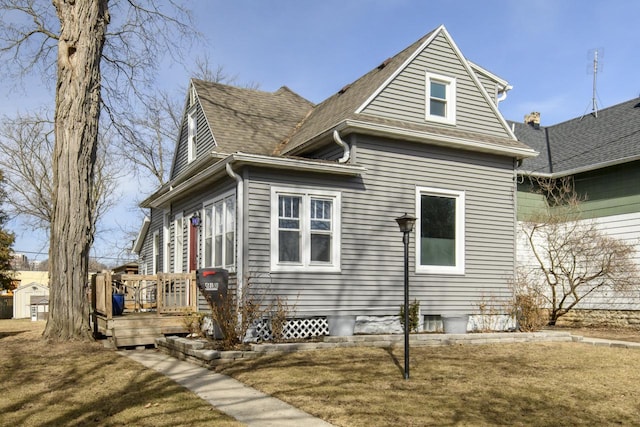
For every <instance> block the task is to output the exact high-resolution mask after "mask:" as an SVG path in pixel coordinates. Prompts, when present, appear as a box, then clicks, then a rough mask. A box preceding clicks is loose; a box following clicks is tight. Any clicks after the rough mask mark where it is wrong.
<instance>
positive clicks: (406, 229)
mask: <svg viewBox="0 0 640 427" xmlns="http://www.w3.org/2000/svg"><path fill="white" fill-rule="evenodd" d="M396 222H397V223H398V226H399V227H400V231H401V232H402V243H404V379H405V380H408V379H409V233H411V232H412V231H413V226H414V224H415V223H416V217H415V216H413V215H409V214H407V213H405V214H404V215H402V216H401V217H399V218H396Z"/></svg>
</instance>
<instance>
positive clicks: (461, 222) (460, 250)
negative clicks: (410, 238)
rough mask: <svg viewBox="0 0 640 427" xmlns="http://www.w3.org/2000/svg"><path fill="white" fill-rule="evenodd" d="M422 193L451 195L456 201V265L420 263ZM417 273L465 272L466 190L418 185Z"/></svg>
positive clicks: (451, 273) (455, 273)
mask: <svg viewBox="0 0 640 427" xmlns="http://www.w3.org/2000/svg"><path fill="white" fill-rule="evenodd" d="M422 195H428V196H443V197H451V198H452V199H455V201H456V265H455V266H437V265H420V259H421V249H422V248H421V244H420V236H421V221H420V208H421V203H422V200H421V197H420V196H422ZM415 215H416V217H417V218H418V220H417V221H416V232H415V242H416V244H415V245H416V251H415V252H416V259H415V266H416V273H425V274H450V275H463V274H465V192H464V191H456V190H443V189H441V188H432V187H416V213H415Z"/></svg>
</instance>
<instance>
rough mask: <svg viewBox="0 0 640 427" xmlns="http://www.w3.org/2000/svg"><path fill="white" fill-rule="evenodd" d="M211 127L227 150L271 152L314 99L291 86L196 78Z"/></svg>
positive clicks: (220, 146) (221, 145) (221, 150)
mask: <svg viewBox="0 0 640 427" xmlns="http://www.w3.org/2000/svg"><path fill="white" fill-rule="evenodd" d="M192 82H193V85H194V87H195V89H196V93H197V94H198V99H199V100H200V104H201V105H202V109H203V110H204V113H205V117H206V118H207V121H208V123H209V127H210V130H211V132H212V134H213V135H214V138H215V139H216V143H217V144H218V146H217V150H218V151H220V152H223V153H235V152H238V151H243V152H246V153H253V154H271V153H272V152H273V150H274V149H275V147H276V145H277V144H278V143H279V142H280V141H282V140H284V139H285V138H286V137H287V136H288V135H289V134H290V133H291V132H292V129H294V128H295V126H296V124H298V123H299V122H300V121H302V119H303V118H304V117H305V115H306V114H307V113H308V112H309V111H310V110H311V109H312V107H313V103H311V102H310V101H307V100H306V99H304V98H302V97H301V96H300V95H297V94H296V93H294V92H293V91H291V90H290V89H289V88H287V87H281V88H280V89H278V90H277V91H275V92H263V91H258V90H253V89H245V88H239V87H234V86H227V85H223V84H220V83H213V82H207V81H204V80H198V79H192Z"/></svg>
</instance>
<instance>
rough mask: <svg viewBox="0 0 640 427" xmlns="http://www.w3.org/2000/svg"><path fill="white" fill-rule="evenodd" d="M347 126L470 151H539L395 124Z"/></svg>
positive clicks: (530, 154) (515, 153)
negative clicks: (405, 127) (399, 126)
mask: <svg viewBox="0 0 640 427" xmlns="http://www.w3.org/2000/svg"><path fill="white" fill-rule="evenodd" d="M344 127H345V128H350V129H353V130H359V131H360V132H363V133H368V134H372V135H376V136H385V137H390V138H396V139H397V138H398V137H400V138H402V139H404V140H407V141H414V142H421V143H426V144H432V145H440V146H444V147H450V148H460V149H464V150H470V151H478V152H483V153H491V154H498V155H503V156H505V155H506V156H510V157H516V158H518V159H525V158H527V157H535V156H537V155H538V154H539V153H538V152H537V151H535V150H533V149H531V148H517V147H505V146H501V145H497V144H491V143H488V142H480V141H474V140H470V139H466V138H461V137H456V136H450V135H441V134H437V133H431V132H426V131H418V130H410V129H404V128H398V127H394V126H387V125H381V124H377V123H369V122H359V121H355V120H347V121H346V122H345V126H344Z"/></svg>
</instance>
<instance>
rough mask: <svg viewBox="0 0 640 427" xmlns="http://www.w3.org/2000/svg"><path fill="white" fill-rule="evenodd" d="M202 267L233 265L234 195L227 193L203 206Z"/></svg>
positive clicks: (234, 238) (234, 239)
mask: <svg viewBox="0 0 640 427" xmlns="http://www.w3.org/2000/svg"><path fill="white" fill-rule="evenodd" d="M203 236H204V237H203V238H204V257H203V267H225V268H229V267H233V266H234V265H235V248H236V195H235V193H233V194H227V195H225V196H223V197H221V198H219V199H215V200H213V201H211V202H209V203H207V204H205V207H204V232H203Z"/></svg>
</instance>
